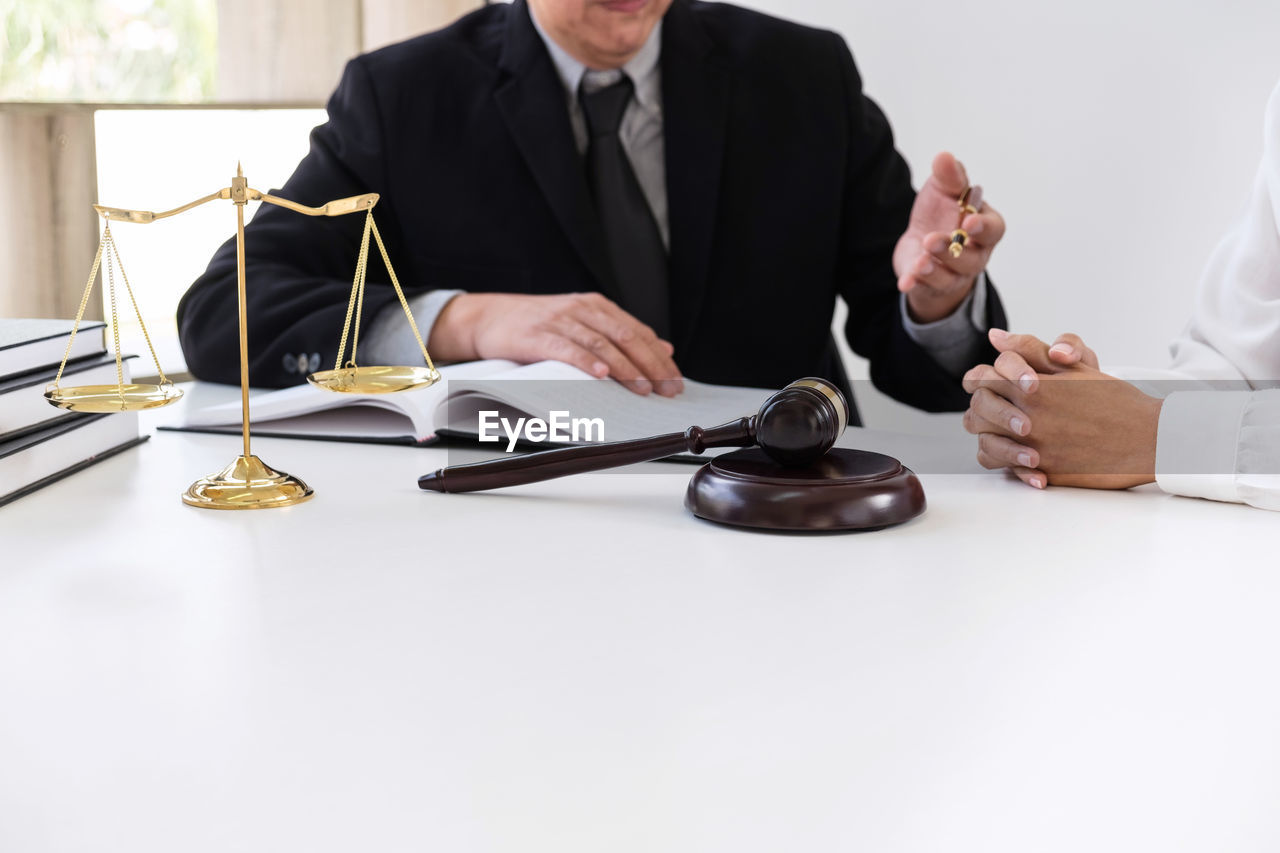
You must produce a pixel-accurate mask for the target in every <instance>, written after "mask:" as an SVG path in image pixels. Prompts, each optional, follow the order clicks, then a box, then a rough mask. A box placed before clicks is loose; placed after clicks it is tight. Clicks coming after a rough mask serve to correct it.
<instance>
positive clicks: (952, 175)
mask: <svg viewBox="0 0 1280 853" xmlns="http://www.w3.org/2000/svg"><path fill="white" fill-rule="evenodd" d="M933 179H934V180H935V181H936V182H937V184H938V187H939V188H940V189H941V190H942V191H943V192H945V193H946V194H947V195H951V196H956V197H957V198H958V197H959V196H960V193H962V192H964V188H965V187H967V186H968V185H969V176H968V175H967V174H966V173H965V170H964V166H963V165H961V163H960V161H959V160H957V159H956V158H955V155H954V154H952V153H951V152H950V151H943V152H942V153H941V154H939V155H938V156H936V157H934V158H933Z"/></svg>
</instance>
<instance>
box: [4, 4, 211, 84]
mask: <svg viewBox="0 0 1280 853" xmlns="http://www.w3.org/2000/svg"><path fill="white" fill-rule="evenodd" d="M217 22H218V15H217V2H216V0H3V2H0V37H3V41H2V42H0V101H89V102H135V103H151V102H161V103H174V102H176V103H188V102H198V101H208V100H212V99H213V96H214V84H215V79H216V72H217Z"/></svg>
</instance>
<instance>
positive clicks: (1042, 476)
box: [1009, 465, 1049, 489]
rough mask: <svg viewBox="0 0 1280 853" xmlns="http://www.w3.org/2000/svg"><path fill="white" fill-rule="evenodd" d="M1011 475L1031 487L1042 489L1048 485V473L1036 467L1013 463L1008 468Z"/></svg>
mask: <svg viewBox="0 0 1280 853" xmlns="http://www.w3.org/2000/svg"><path fill="white" fill-rule="evenodd" d="M1009 470H1010V471H1012V472H1013V475H1014V476H1015V477H1017V478H1018V479H1019V480H1021V481H1022V482H1024V483H1026V484H1027V485H1028V486H1030V487H1031V488H1033V489H1043V488H1044V487H1045V486H1047V485H1049V475H1048V474H1046V473H1045V472H1043V471H1041V470H1039V469H1037V468H1023V467H1021V466H1019V465H1015V466H1013V467H1012V468H1010V469H1009Z"/></svg>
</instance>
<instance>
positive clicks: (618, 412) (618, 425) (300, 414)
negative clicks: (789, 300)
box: [175, 360, 770, 450]
mask: <svg viewBox="0 0 1280 853" xmlns="http://www.w3.org/2000/svg"><path fill="white" fill-rule="evenodd" d="M440 373H441V375H442V377H443V379H442V380H441V381H440V382H438V383H437V384H435V385H433V386H431V387H429V388H424V389H421V390H418V391H404V392H400V393H396V394H371V395H356V394H339V393H334V392H332V391H323V390H321V389H319V388H315V387H312V386H311V385H298V386H295V387H293V388H286V389H283V390H280V391H261V392H254V394H253V396H252V397H251V399H250V402H249V412H250V419H251V423H252V424H253V428H254V434H255V435H260V436H279V437H289V438H316V439H327V440H337V441H374V442H386V443H398V444H417V445H425V444H430V443H432V442H434V441H435V440H436V439H437V437H438V436H441V435H458V436H470V437H472V438H480V439H481V440H486V441H490V442H492V443H491V445H490V446H491V447H492V448H493V449H495V450H507V449H508V448H509V447H512V446H514V445H517V444H519V445H521V446H529V447H532V446H535V444H536V446H546V447H554V446H562V445H565V444H582V443H590V442H598V441H624V440H627V439H632V438H643V437H646V436H650V435H658V434H662V433H668V432H680V431H683V430H685V429H687V428H688V427H690V426H702V427H711V426H718V425H720V424H722V423H725V422H727V421H731V420H733V419H735V418H739V417H742V416H744V415H752V414H755V412H756V410H757V409H759V407H760V404H761V403H762V402H764V399H765V398H766V397H767V396H768V395H769V394H770V391H768V390H765V389H756V388H732V387H726V386H720V385H705V384H702V383H699V382H693V381H690V380H687V379H686V380H685V388H684V392H683V393H681V394H679V395H677V396H676V397H674V398H666V397H660V396H658V395H656V394H650V395H649V396H646V397H641V396H639V395H638V394H634V393H632V392H631V391H628V390H627V389H626V388H624V387H623V386H621V385H619V384H618V383H617V382H614V381H613V380H610V379H596V378H595V377H593V376H590V375H589V374H586V373H584V372H582V371H580V370H578V369H577V368H575V367H571V366H570V365H567V364H564V363H562V362H558V361H543V362H539V363H537V364H528V365H518V364H516V363H515V362H511V361H500V360H491V361H474V362H468V363H465V364H457V365H452V366H448V367H442V368H441V369H440ZM532 419H537V420H539V421H541V422H542V423H543V425H544V426H545V429H540V428H538V426H537V424H536V423H533V422H532ZM175 428H177V429H187V430H196V431H211V432H237V431H239V429H240V393H239V389H238V388H234V387H231V386H208V385H205V384H203V383H202V384H201V385H199V386H198V387H197V388H195V389H192V391H191V392H188V403H187V405H186V413H185V417H184V419H183V420H182V421H181V422H179V423H178V424H175ZM539 436H541V437H539Z"/></svg>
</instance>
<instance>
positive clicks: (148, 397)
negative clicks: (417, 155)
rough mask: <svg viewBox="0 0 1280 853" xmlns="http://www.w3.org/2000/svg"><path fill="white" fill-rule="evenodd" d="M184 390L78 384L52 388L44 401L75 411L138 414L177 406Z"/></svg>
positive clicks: (168, 386)
mask: <svg viewBox="0 0 1280 853" xmlns="http://www.w3.org/2000/svg"><path fill="white" fill-rule="evenodd" d="M181 397H182V389H181V388H175V387H174V386H173V385H169V384H165V385H77V386H74V387H71V388H50V389H49V390H48V391H45V392H44V398H45V399H46V400H48V401H49V402H50V403H52V404H53V405H55V406H57V407H58V408H60V409H70V410H71V411H73V412H135V411H138V410H140V409H158V408H159V407H161V406H167V405H169V404H170V403H176V402H178V400H179V399H181Z"/></svg>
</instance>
